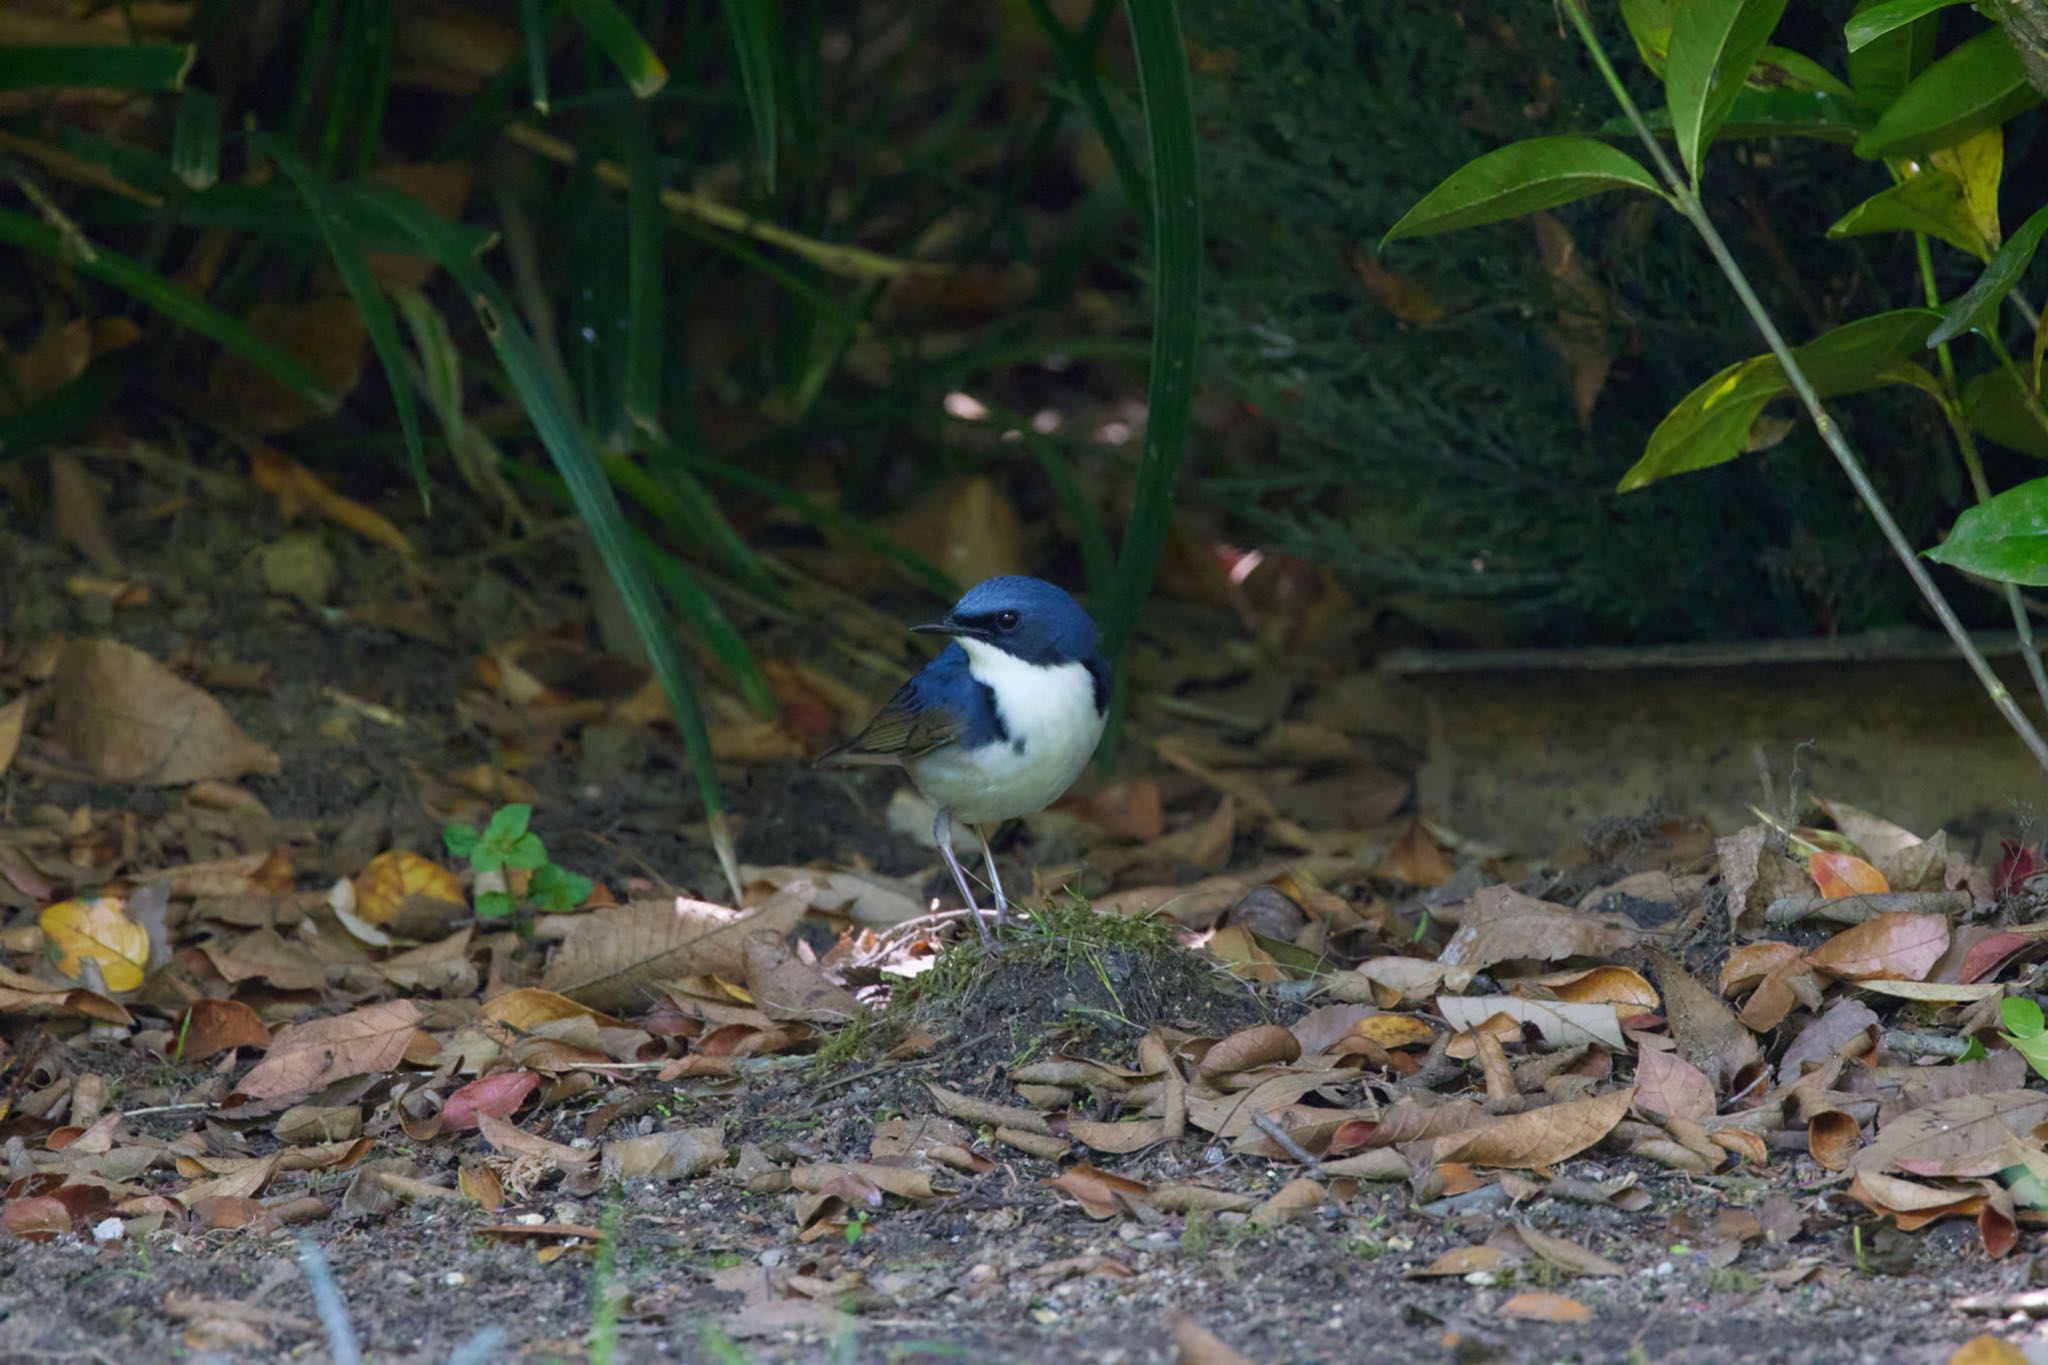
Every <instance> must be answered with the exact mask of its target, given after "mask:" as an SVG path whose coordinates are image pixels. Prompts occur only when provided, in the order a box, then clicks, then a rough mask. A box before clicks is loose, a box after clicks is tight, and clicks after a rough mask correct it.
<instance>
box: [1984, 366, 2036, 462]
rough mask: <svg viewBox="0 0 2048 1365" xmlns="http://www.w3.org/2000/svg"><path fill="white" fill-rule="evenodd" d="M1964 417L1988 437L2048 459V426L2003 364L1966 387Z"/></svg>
mask: <svg viewBox="0 0 2048 1365" xmlns="http://www.w3.org/2000/svg"><path fill="white" fill-rule="evenodd" d="M1963 420H1964V421H1965V422H1968V423H1969V424H1970V430H1972V431H1974V432H1976V433H1977V434H1978V435H1980V436H1982V437H1984V438H1985V439H1986V440H1990V441H1996V442H1998V444H2000V445H2002V446H2005V447H2007V448H2008V449H2011V450H2017V451H2021V452H2023V453H2025V454H2028V455H2033V456H2036V457H2038V458H2040V459H2044V460H2048V429H2044V428H2043V427H2042V425H2041V419H2040V418H2038V417H2036V416H2035V415H2034V409H2033V407H2032V406H2031V405H2029V404H2028V402H2027V395H2026V393H2025V392H2024V391H2023V390H2022V389H2021V388H2020V386H2019V383H2018V381H2017V380H2015V379H2014V378H2013V376H2012V374H2011V373H2010V372H2009V371H2008V370H2007V369H2006V368H2005V367H2004V366H2003V365H2001V366H1999V367H1998V368H1997V369H1995V370H1987V371H1985V372H1984V373H1983V374H1980V375H1978V376H1977V377H1976V378H1975V379H1972V380H1971V381H1970V382H1969V383H1968V384H1965V385H1964V386H1963Z"/></svg>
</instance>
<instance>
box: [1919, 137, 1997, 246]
mask: <svg viewBox="0 0 2048 1365" xmlns="http://www.w3.org/2000/svg"><path fill="white" fill-rule="evenodd" d="M1927 161H1928V164H1929V165H1932V166H1933V167H1935V168H1936V169H1937V170H1943V171H1947V172H1948V173H1949V174H1950V175H1952V176H1954V177H1955V178H1956V179H1957V180H1958V181H1960V182H1961V183H1962V187H1963V207H1964V208H1965V209H1966V210H1967V211H1968V214H1969V218H1970V223H1971V225H1972V226H1973V227H1974V228H1975V230H1976V234H1977V236H1978V237H1980V238H1982V239H1983V242H1984V244H1985V247H1986V248H1987V249H1986V251H1985V252H1984V253H1983V254H1984V255H1985V256H1986V257H1988V256H1989V255H1990V254H1991V252H1992V251H1996V250H1997V249H1998V244H1999V243H2000V242H2001V241H2003V240H2005V237H2004V234H2003V233H2002V232H2001V231H2000V230H1999V226H1998V182H1999V177H2000V176H2002V175H2003V174H2004V173H2005V130H2004V129H2002V128H2000V127H1999V126H1998V125H1997V124H1993V125H1992V126H1991V127H1989V128H1985V129H1983V130H1982V131H1980V132H1976V133H1973V134H1971V135H1970V136H1969V137H1966V138H1964V139H1963V140H1962V141H1961V142H1958V143H1957V144H1956V145H1955V146H1953V147H1943V148H1941V149H1940V150H1939V151H1933V152H1929V153H1928V154H1927Z"/></svg>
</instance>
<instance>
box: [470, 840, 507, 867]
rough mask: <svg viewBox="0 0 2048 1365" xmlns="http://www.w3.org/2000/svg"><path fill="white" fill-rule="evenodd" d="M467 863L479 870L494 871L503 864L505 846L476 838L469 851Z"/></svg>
mask: <svg viewBox="0 0 2048 1365" xmlns="http://www.w3.org/2000/svg"><path fill="white" fill-rule="evenodd" d="M469 865H470V866H471V867H473V868H475V869H476V870H477V871H479V872H496V871H498V870H500V869H501V868H503V867H504V866H505V848H504V845H502V844H494V843H492V842H490V841H489V840H488V839H479V840H477V843H476V847H475V848H473V849H471V850H470V851H469Z"/></svg>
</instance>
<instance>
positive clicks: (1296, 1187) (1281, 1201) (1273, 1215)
mask: <svg viewBox="0 0 2048 1365" xmlns="http://www.w3.org/2000/svg"><path fill="white" fill-rule="evenodd" d="M1329 1197H1330V1192H1329V1191H1328V1190H1326V1189H1324V1188H1323V1187H1322V1185H1320V1184H1319V1183H1317V1182H1316V1181H1313V1180H1308V1179H1304V1178H1296V1179H1294V1180H1290V1181H1288V1182H1287V1183H1286V1184H1285V1185H1282V1186H1281V1187H1280V1188H1279V1189H1277V1190H1275V1191H1274V1192H1273V1195H1272V1197H1271V1198H1270V1199H1268V1200H1266V1202H1265V1203H1263V1204H1261V1205H1259V1206H1258V1207H1257V1208H1256V1209H1253V1210H1252V1214H1251V1221H1252V1222H1253V1223H1256V1224H1257V1225H1258V1226H1260V1227H1268V1228H1269V1227H1275V1226H1277V1225H1278V1224H1281V1223H1288V1222H1292V1221H1294V1220H1295V1219H1297V1218H1301V1217H1303V1216H1305V1215H1307V1214H1311V1213H1314V1212H1315V1211H1316V1210H1317V1209H1319V1208H1321V1207H1322V1206H1323V1201H1324V1200H1325V1199H1328V1198H1329Z"/></svg>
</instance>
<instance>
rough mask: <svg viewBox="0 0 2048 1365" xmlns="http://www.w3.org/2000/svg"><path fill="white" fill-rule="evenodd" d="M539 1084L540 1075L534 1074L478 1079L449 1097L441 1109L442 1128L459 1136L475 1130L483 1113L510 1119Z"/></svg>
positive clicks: (513, 1073)
mask: <svg viewBox="0 0 2048 1365" xmlns="http://www.w3.org/2000/svg"><path fill="white" fill-rule="evenodd" d="M539 1084H540V1075H539V1073H538V1072H533V1071H500V1072H497V1073H496V1074H494V1075H490V1076H479V1077H478V1078H477V1079H475V1080H473V1081H471V1082H470V1083H469V1084H468V1085H465V1086H463V1087H462V1088H461V1089H460V1090H458V1091H456V1092H455V1093H454V1094H452V1095H450V1096H449V1097H448V1103H446V1104H445V1105H443V1106H441V1122H442V1125H443V1126H444V1127H446V1128H447V1129H448V1130H449V1131H451V1132H458V1133H459V1132H463V1131H466V1130H468V1129H471V1128H474V1127H476V1126H477V1121H478V1116H479V1115H482V1114H488V1115H490V1116H491V1117H492V1118H494V1119H508V1118H511V1117H512V1115H513V1113H514V1112H516V1111H517V1110H518V1108H519V1106H520V1105H522V1104H524V1103H526V1097H527V1096H528V1095H531V1094H532V1093H533V1092H534V1088H535V1087H536V1086H538V1085H539Z"/></svg>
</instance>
